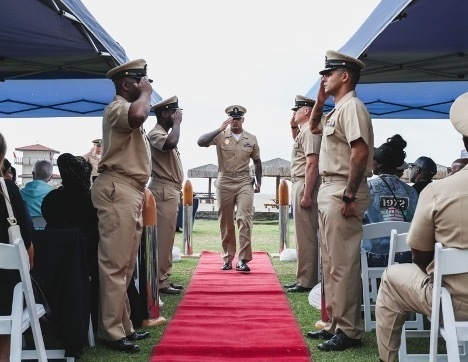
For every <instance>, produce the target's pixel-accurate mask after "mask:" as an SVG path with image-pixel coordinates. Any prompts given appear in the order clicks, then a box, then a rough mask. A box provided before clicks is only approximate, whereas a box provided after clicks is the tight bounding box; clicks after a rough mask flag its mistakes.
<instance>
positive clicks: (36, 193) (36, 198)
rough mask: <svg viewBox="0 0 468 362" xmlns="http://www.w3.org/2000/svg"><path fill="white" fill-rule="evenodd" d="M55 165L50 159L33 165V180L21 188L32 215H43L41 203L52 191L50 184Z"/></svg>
mask: <svg viewBox="0 0 468 362" xmlns="http://www.w3.org/2000/svg"><path fill="white" fill-rule="evenodd" d="M52 172H53V165H52V163H51V162H50V161H48V160H39V161H36V163H35V164H34V166H33V170H32V176H33V180H32V181H30V182H28V183H27V184H26V185H25V186H24V187H23V188H22V189H21V190H20V192H21V196H22V197H23V200H24V201H25V202H26V204H27V205H28V208H29V212H30V213H31V216H32V217H35V216H42V212H41V205H42V200H43V199H44V197H45V195H47V194H48V193H49V192H50V191H52V189H53V187H52V186H51V185H49V184H48V182H49V181H50V179H51V178H52Z"/></svg>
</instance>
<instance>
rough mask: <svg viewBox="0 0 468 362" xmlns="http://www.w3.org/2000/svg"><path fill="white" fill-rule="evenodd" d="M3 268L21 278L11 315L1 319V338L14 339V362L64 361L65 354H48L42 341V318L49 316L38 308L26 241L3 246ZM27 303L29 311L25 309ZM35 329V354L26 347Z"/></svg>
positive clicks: (0, 252) (0, 260)
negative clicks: (27, 335)
mask: <svg viewBox="0 0 468 362" xmlns="http://www.w3.org/2000/svg"><path fill="white" fill-rule="evenodd" d="M0 268H1V269H7V270H18V271H19V273H20V277H21V282H19V283H18V284H17V285H16V286H15V288H14V291H13V302H12V310H11V315H7V316H0V334H9V335H11V343H10V361H21V360H22V359H38V360H39V361H41V362H42V361H47V359H64V358H65V357H64V355H65V351H64V350H46V349H45V346H44V339H43V337H42V331H41V325H40V323H39V318H40V317H42V316H43V315H44V314H45V310H44V307H43V306H42V304H36V302H35V300H34V294H33V289H32V285H31V277H30V275H29V259H28V254H27V251H26V248H25V246H24V243H23V240H22V239H17V240H15V241H14V243H13V244H11V245H9V244H2V243H0ZM23 298H24V300H25V301H26V308H24V305H23ZM29 327H31V330H32V334H33V339H34V346H35V349H33V350H25V349H22V347H23V333H24V331H25V330H26V329H28V328H29ZM67 361H74V358H67Z"/></svg>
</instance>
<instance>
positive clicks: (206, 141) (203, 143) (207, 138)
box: [197, 117, 232, 147]
mask: <svg viewBox="0 0 468 362" xmlns="http://www.w3.org/2000/svg"><path fill="white" fill-rule="evenodd" d="M231 123H232V117H228V119H226V120H225V121H224V122H223V123H222V124H221V126H220V127H219V128H218V129H216V130H214V131H212V132H208V133H205V134H204V135H203V136H201V137H200V138H199V139H198V141H197V144H198V145H199V146H200V147H208V146H209V145H210V144H211V142H212V141H213V140H214V139H215V138H216V136H217V135H219V134H220V133H221V132H223V131H224V130H225V129H226V128H227V126H229V125H230V124H231Z"/></svg>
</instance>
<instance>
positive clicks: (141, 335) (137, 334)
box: [127, 331, 150, 341]
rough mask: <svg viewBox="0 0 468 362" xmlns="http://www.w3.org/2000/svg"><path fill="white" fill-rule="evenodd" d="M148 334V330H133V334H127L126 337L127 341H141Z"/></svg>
mask: <svg viewBox="0 0 468 362" xmlns="http://www.w3.org/2000/svg"><path fill="white" fill-rule="evenodd" d="M149 336H150V334H149V332H136V331H135V332H133V334H129V335H128V336H127V339H128V340H129V341H141V340H142V339H145V338H148V337H149Z"/></svg>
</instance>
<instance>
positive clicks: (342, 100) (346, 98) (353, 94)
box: [335, 90, 357, 109]
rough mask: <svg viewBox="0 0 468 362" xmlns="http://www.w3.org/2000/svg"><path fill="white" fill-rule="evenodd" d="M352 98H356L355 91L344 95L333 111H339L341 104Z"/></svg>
mask: <svg viewBox="0 0 468 362" xmlns="http://www.w3.org/2000/svg"><path fill="white" fill-rule="evenodd" d="M353 97H357V95H356V91H355V90H352V91H350V92H348V93H346V94H345V95H344V96H343V98H341V99H340V101H339V102H338V103H337V104H336V105H335V109H340V108H341V107H342V106H343V104H345V103H346V102H347V101H349V100H350V99H351V98H353Z"/></svg>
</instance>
